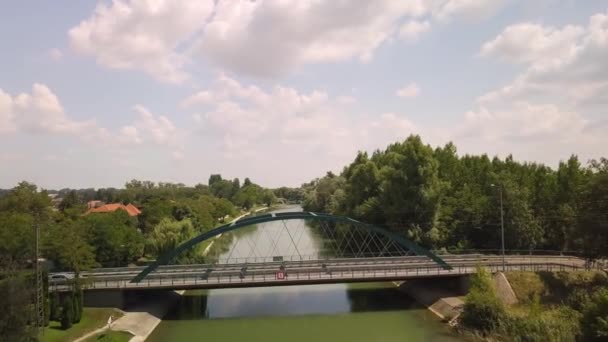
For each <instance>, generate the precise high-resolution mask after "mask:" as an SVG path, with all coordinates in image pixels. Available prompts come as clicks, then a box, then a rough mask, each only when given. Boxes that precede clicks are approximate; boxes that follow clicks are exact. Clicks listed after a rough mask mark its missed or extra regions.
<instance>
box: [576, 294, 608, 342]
mask: <svg viewBox="0 0 608 342" xmlns="http://www.w3.org/2000/svg"><path fill="white" fill-rule="evenodd" d="M582 325H583V337H584V340H585V341H607V340H608V289H606V288H604V289H600V290H598V291H596V292H595V293H594V294H593V295H592V297H591V300H590V301H589V302H588V303H587V305H585V307H584V310H583V318H582Z"/></svg>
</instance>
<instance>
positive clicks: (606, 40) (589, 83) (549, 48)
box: [479, 13, 608, 106]
mask: <svg viewBox="0 0 608 342" xmlns="http://www.w3.org/2000/svg"><path fill="white" fill-rule="evenodd" d="M481 53H482V55H486V56H494V57H496V58H499V59H505V60H512V61H516V62H520V63H524V64H525V65H527V69H526V70H525V71H524V72H523V73H521V74H519V75H518V76H516V78H515V79H514V80H513V81H512V82H511V83H509V84H507V85H505V86H503V87H501V88H500V89H497V90H494V91H491V92H489V93H487V94H484V95H483V96H481V97H480V99H479V101H480V102H482V103H489V102H500V101H514V100H515V101H517V100H522V99H527V98H530V97H533V98H535V99H537V100H538V99H541V100H543V101H549V100H552V101H558V102H560V103H562V104H564V105H571V106H576V105H578V104H580V103H582V102H587V103H589V102H591V103H593V102H594V101H595V99H596V98H601V96H602V94H604V92H603V90H605V89H606V86H608V14H607V13H599V14H596V15H593V16H591V18H590V19H589V24H588V25H587V27H579V26H571V25H568V26H565V27H564V28H562V29H556V28H552V27H542V26H538V25H533V24H517V25H514V26H510V27H507V28H506V29H505V30H504V31H503V32H502V33H501V34H500V35H499V36H498V37H496V38H495V39H494V40H492V41H490V42H487V43H485V44H484V45H483V46H482V50H481ZM518 56H519V57H518ZM599 102H602V101H601V99H600V101H599Z"/></svg>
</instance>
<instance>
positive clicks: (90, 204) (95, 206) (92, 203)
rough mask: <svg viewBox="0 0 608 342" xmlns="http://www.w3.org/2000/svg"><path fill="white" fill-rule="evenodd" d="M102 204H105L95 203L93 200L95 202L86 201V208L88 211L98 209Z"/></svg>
mask: <svg viewBox="0 0 608 342" xmlns="http://www.w3.org/2000/svg"><path fill="white" fill-rule="evenodd" d="M104 204H105V203H104V202H102V201H97V200H95V201H88V202H87V208H88V209H93V208H99V207H101V206H102V205H104Z"/></svg>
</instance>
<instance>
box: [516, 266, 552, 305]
mask: <svg viewBox="0 0 608 342" xmlns="http://www.w3.org/2000/svg"><path fill="white" fill-rule="evenodd" d="M506 276H507V279H508V280H509V283H510V284H511V288H513V292H515V296H516V297H517V299H519V300H520V301H523V302H527V301H530V300H532V299H533V298H534V296H539V297H543V296H545V295H546V294H547V292H548V289H547V286H546V284H545V283H544V282H543V280H542V278H541V277H540V275H539V274H538V273H533V272H508V273H506Z"/></svg>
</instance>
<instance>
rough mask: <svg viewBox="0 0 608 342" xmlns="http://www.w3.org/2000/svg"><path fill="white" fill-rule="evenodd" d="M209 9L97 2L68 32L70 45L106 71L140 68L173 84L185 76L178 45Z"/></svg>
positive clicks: (209, 0)
mask: <svg viewBox="0 0 608 342" xmlns="http://www.w3.org/2000/svg"><path fill="white" fill-rule="evenodd" d="M212 11H213V0H200V1H154V0H132V1H126V0H116V1H112V2H111V4H106V3H104V2H100V3H99V4H98V5H97V6H96V8H95V11H94V13H93V14H92V15H91V17H89V18H88V19H86V20H83V21H82V22H80V24H78V25H77V26H75V27H73V28H71V29H70V30H69V32H68V35H69V39H70V45H71V47H72V48H73V50H74V51H75V52H77V53H80V54H82V55H86V56H92V57H94V58H95V59H96V60H97V63H99V64H101V65H103V66H106V67H108V68H112V69H136V70H142V71H144V72H146V73H148V74H150V75H152V76H153V77H155V78H157V79H159V80H162V81H166V82H172V83H179V82H182V81H184V80H185V79H186V78H187V77H188V75H187V74H186V72H185V71H184V70H183V68H184V66H185V64H186V63H187V62H188V59H187V58H186V57H185V56H184V54H182V53H180V52H179V49H180V44H183V43H186V42H187V40H188V39H190V38H191V36H192V35H193V34H195V33H196V32H198V31H199V30H201V29H202V28H203V27H204V26H205V23H206V20H207V18H208V16H209V15H210V14H211V13H212Z"/></svg>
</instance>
